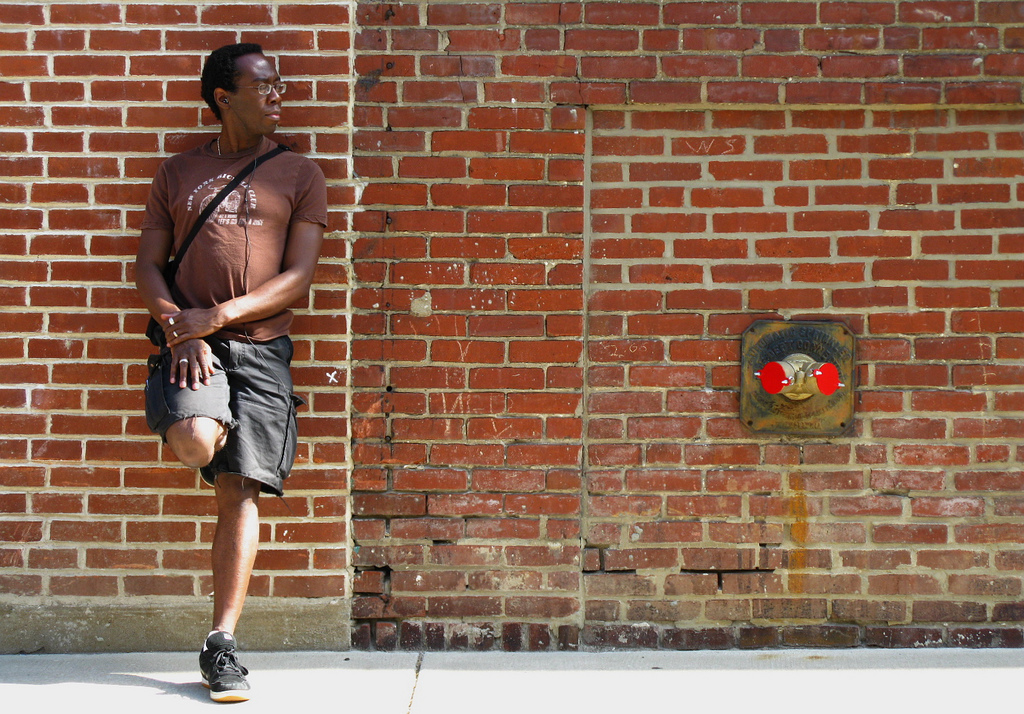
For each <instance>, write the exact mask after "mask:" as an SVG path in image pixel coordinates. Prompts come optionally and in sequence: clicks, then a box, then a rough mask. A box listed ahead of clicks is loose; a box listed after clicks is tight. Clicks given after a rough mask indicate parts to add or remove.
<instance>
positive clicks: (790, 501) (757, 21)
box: [0, 0, 1024, 649]
mask: <svg viewBox="0 0 1024 714" xmlns="http://www.w3.org/2000/svg"><path fill="white" fill-rule="evenodd" d="M98 7H99V11H98V12H99V13H106V14H105V15H104V16H103V18H100V14H97V11H96V10H94V11H93V12H92V13H89V14H88V17H84V16H83V12H82V10H81V8H79V7H77V6H73V5H61V4H46V3H43V4H27V5H13V4H12V5H6V6H0V19H2V21H3V22H4V23H5V28H4V30H5V31H4V32H3V33H0V37H2V41H3V42H4V43H5V45H4V49H5V53H4V59H2V60H0V69H2V74H3V76H4V78H5V83H4V84H2V85H0V91H2V92H3V96H0V100H2V101H3V102H4V104H3V105H2V106H0V123H2V126H3V130H2V131H0V141H2V144H3V146H4V147H5V149H6V150H7V151H6V153H7V155H8V156H9V159H8V160H7V163H8V167H9V169H8V171H7V175H8V178H5V179H4V180H3V181H2V182H0V191H3V192H4V195H5V198H6V199H7V200H6V206H7V207H6V208H5V209H0V218H2V220H3V222H4V224H5V228H6V229H7V231H6V232H5V234H4V237H3V239H2V240H3V243H2V246H0V248H2V252H3V254H4V257H3V259H2V260H3V266H4V273H3V276H2V281H0V295H2V296H3V304H4V306H5V313H6V314H5V315H4V319H5V323H6V325H7V327H5V329H6V330H7V331H9V332H10V334H9V335H8V336H6V337H4V338H3V340H2V341H0V345H2V350H3V352H2V354H0V359H2V360H3V361H4V363H5V364H4V365H3V373H2V376H0V399H2V402H0V409H2V410H3V417H4V419H3V423H4V424H6V425H8V426H6V428H4V429H2V431H3V432H4V434H3V436H0V449H2V452H0V458H2V459H3V460H4V464H5V467H4V468H3V469H2V470H0V474H3V475H2V476H0V487H2V488H3V492H2V493H0V509H2V510H3V511H4V513H5V516H7V517H5V518H4V519H3V522H2V523H0V538H2V542H3V545H0V564H2V569H0V588H2V589H3V591H4V592H6V593H9V596H10V597H14V598H18V597H21V598H33V597H44V596H45V597H54V598H56V599H57V600H58V601H60V600H61V599H62V598H63V599H71V600H73V601H75V602H91V601H92V600H91V599H92V598H97V597H116V599H117V600H118V601H124V602H130V601H131V600H132V598H133V597H135V596H137V595H153V594H157V595H165V596H167V597H170V596H174V595H182V596H184V595H197V594H202V593H206V592H207V590H208V587H209V583H208V580H207V579H206V576H205V574H204V572H203V571H204V568H205V567H206V566H207V556H206V554H205V550H206V546H207V542H208V540H209V534H210V527H211V524H212V520H211V515H210V511H209V509H210V500H209V497H208V495H206V494H201V493H198V492H197V488H196V477H195V476H194V475H193V474H192V473H190V472H186V471H184V470H182V469H180V468H177V467H176V466H175V465H174V461H173V457H171V456H170V455H169V454H166V453H164V454H161V453H160V449H159V445H158V443H157V442H156V441H155V440H154V439H153V438H152V437H149V436H147V435H146V434H145V428H144V424H143V423H141V416H140V414H139V408H140V402H141V400H140V397H139V392H138V385H139V384H140V382H141V380H142V367H141V362H142V360H143V358H144V356H145V354H146V345H145V343H144V342H143V341H141V340H140V338H138V337H136V335H137V334H138V332H139V331H140V330H141V327H142V325H143V323H144V321H145V320H144V317H145V316H144V315H143V314H142V313H141V311H139V310H138V307H137V302H136V300H135V298H134V294H133V291H132V289H131V287H130V279H131V275H130V272H131V257H132V255H133V254H134V246H135V240H136V238H135V232H134V227H135V226H136V225H137V221H138V217H139V205H140V204H141V202H142V201H143V200H144V197H145V192H146V185H147V183H148V178H149V177H150V176H151V175H152V172H153V169H154V167H155V166H156V164H157V163H158V162H159V160H160V158H161V157H162V156H163V155H164V154H165V153H166V152H169V151H173V150H177V149H179V148H180V147H182V146H185V145H188V144H189V143H190V142H192V141H195V140H196V134H197V132H196V129H195V127H196V126H197V124H198V123H199V122H200V120H201V118H202V119H203V120H206V119H208V117H206V115H204V114H201V113H200V111H199V109H198V108H197V107H196V104H195V95H196V93H197V82H196V81H195V79H194V77H195V76H196V75H197V74H198V68H199V63H200V57H201V55H202V53H203V52H204V51H206V50H207V49H208V48H209V47H212V46H215V45H218V44H221V43H224V42H229V41H235V40H237V39H244V40H249V39H256V40H257V41H260V40H262V41H264V42H265V44H266V45H267V46H268V49H269V50H270V51H271V52H272V53H274V54H276V55H277V56H278V57H279V58H280V59H279V63H280V67H281V71H282V74H284V75H286V76H287V78H288V79H289V81H291V82H292V86H293V87H294V90H292V89H290V93H289V95H288V99H289V102H288V105H287V106H289V107H290V109H289V119H288V121H287V124H288V129H289V133H288V138H290V139H291V140H292V141H293V142H294V143H295V144H296V146H297V147H298V148H300V149H301V150H303V151H305V152H307V153H308V154H309V155H310V156H311V157H312V158H314V159H315V160H317V161H318V162H319V163H320V164H321V165H322V166H323V167H324V168H325V171H326V172H327V174H328V177H329V180H330V182H331V192H332V204H333V207H334V209H335V212H334V216H333V218H332V221H333V222H332V226H331V229H332V231H334V232H333V233H332V234H331V236H330V238H329V240H328V242H327V252H326V257H325V260H324V261H323V265H322V268H321V271H320V274H319V275H318V280H317V284H316V285H315V286H314V290H313V293H312V297H311V300H310V302H309V304H308V306H306V307H305V308H304V309H303V311H302V312H303V317H301V319H300V320H299V322H298V325H297V332H298V334H297V336H296V341H297V343H298V345H299V356H298V359H297V364H296V375H297V382H298V384H299V385H300V391H301V392H302V393H303V395H304V396H307V397H308V398H309V399H310V409H309V410H308V412H306V413H304V414H303V418H302V421H301V424H300V429H301V431H302V435H303V436H302V449H301V453H300V459H299V464H298V465H297V467H296V471H295V476H294V480H293V481H292V490H291V493H292V495H291V496H289V498H288V504H289V506H290V507H291V509H292V510H291V511H290V512H289V510H288V509H287V508H285V507H284V506H283V505H282V504H280V503H275V502H273V501H270V500H268V501H267V502H266V503H267V506H266V509H265V515H266V518H265V525H264V540H265V547H264V553H263V555H261V560H260V562H259V564H258V572H257V577H256V579H255V583H254V594H256V595H265V596H270V598H271V599H273V598H275V597H293V596H299V597H324V598H331V597H334V598H337V597H339V596H342V595H344V596H350V602H351V622H352V631H353V644H354V645H355V646H358V647H379V648H393V647H398V646H402V647H410V648H415V647H428V648H439V647H469V648H488V647H496V648H504V649H556V648H573V647H580V646H584V647H601V646H634V647H636V646H640V647H670V648H672V647H740V646H776V645H821V644H825V645H837V646H854V645H865V644H867V645H882V646H894V645H897V646H898V645H919V644H946V645H970V646H993V645H1021V644H1024V638H1022V637H1021V631H1020V625H1019V623H1020V622H1021V621H1022V619H1024V596H1022V575H1024V546H1021V543H1022V542H1024V526H1022V525H1021V522H1020V514H1021V510H1022V503H1024V501H1022V499H1021V489H1022V486H1024V479H1022V476H1021V473H1022V472H1021V468H1020V456H1019V447H1018V442H1019V436H1020V434H1021V432H1022V424H1024V421H1022V414H1021V413H1022V411H1024V403H1022V401H1021V399H1020V398H1019V396H1018V395H1019V392H1020V385H1021V383H1022V382H1024V374H1022V371H1021V367H1020V356H1021V352H1022V350H1024V312H1022V311H1021V307H1022V306H1024V292H1022V291H1021V288H1020V286H1019V282H1020V278H1021V277H1022V274H1024V270H1022V267H1021V266H1022V263H1021V260H1020V254H1021V252H1022V251H1024V241H1022V236H1024V230H1022V228H1024V215H1022V214H1021V213H1020V209H1019V207H1018V205H1017V202H1018V199H1019V197H1020V196H1021V193H1022V190H1024V189H1022V186H1024V183H1022V181H1021V176H1024V162H1022V160H1021V158H1020V154H1021V149H1022V148H1024V131H1022V129H1021V122H1022V120H1024V106H1022V102H1021V99H1022V97H1021V87H1020V75H1021V74H1022V73H1024V65H1022V64H1021V62H1020V61H1019V59H1018V57H1017V54H1018V50H1019V48H1020V46H1021V44H1022V43H1024V3H1022V2H985V1H983V2H973V1H971V2H958V1H951V2H898V3H897V2H889V1H887V0H877V1H870V2H827V1H821V2H720V3H719V2H653V1H651V2H618V3H607V2H606V3H601V2H592V3H591V2H588V3H548V2H508V3H490V4H487V3H479V4H478V3H468V2H431V3H426V2H421V3H395V4H385V3H362V4H354V3H353V4H349V3H336V4H334V5H330V6H325V5H322V4H320V3H315V4H314V3H310V4H305V3H298V2H293V3H283V2H282V3H267V4H264V5H254V6H250V5H247V6H245V9H244V10H243V9H242V7H241V6H238V5H235V4H224V5H215V6H204V7H203V8H199V9H197V8H196V7H195V6H188V5H174V4H172V5H136V4H133V3H129V2H119V3H111V4H108V5H102V6H98ZM111 23H112V24H111ZM350 43H351V48H350ZM349 123H351V133H350V132H349V129H348V124H349ZM211 129H212V127H209V126H206V127H204V128H203V129H202V131H200V132H199V133H200V134H205V133H208V132H209V131H211ZM350 136H351V142H350V141H349V137H350ZM350 218H351V221H350ZM82 256H85V258H86V259H85V260H84V261H83V260H82ZM761 318H776V319H788V320H798V319H807V318H814V319H832V320H840V321H842V322H844V323H845V324H846V325H848V327H849V328H850V329H851V330H852V331H853V332H854V333H855V334H856V335H857V339H858V363H857V375H856V376H857V379H856V386H857V414H856V424H855V425H854V430H853V432H852V433H851V434H849V435H847V436H842V437H833V438H822V437H802V438H790V437H778V436H765V435H755V434H752V433H750V432H748V431H747V430H746V429H745V428H744V427H743V426H742V424H741V423H740V422H739V420H738V418H737V404H738V396H737V389H738V384H739V372H740V370H739V344H740V342H739V336H740V333H741V332H742V331H743V329H744V328H745V327H747V326H748V325H749V324H751V323H752V322H753V321H754V320H756V319H761ZM329 607H332V606H331V605H325V608H329Z"/></svg>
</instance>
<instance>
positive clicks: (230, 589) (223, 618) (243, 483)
mask: <svg viewBox="0 0 1024 714" xmlns="http://www.w3.org/2000/svg"><path fill="white" fill-rule="evenodd" d="M215 488H216V492H217V530H216V532H215V533H214V536H213V629H214V630H220V631H221V632H234V631H235V625H236V624H237V623H238V618H239V616H240V615H241V614H242V606H243V605H244V604H245V595H246V591H247V590H248V589H249V577H250V576H251V575H252V568H253V563H254V562H255V561H256V551H257V550H258V548H259V538H260V524H259V496H260V483H259V481H254V480H252V479H246V478H242V477H241V476H239V475H237V474H226V473H222V474H219V475H218V476H217V484H216V486H215Z"/></svg>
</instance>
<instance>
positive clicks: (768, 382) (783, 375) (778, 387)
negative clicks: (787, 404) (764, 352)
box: [754, 362, 793, 394]
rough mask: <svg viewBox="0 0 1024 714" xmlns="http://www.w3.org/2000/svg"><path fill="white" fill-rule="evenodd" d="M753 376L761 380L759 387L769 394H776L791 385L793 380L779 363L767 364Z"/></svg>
mask: <svg viewBox="0 0 1024 714" xmlns="http://www.w3.org/2000/svg"><path fill="white" fill-rule="evenodd" d="M754 376H755V377H757V378H758V379H760V380H761V386H762V387H764V391H766V392H768V393H769V394H778V393H779V392H781V391H782V390H783V389H785V388H786V387H788V386H789V385H790V384H792V383H793V379H792V378H791V377H790V376H789V373H788V372H787V371H786V368H785V367H783V366H782V364H781V363H780V362H769V363H768V364H766V365H765V366H764V367H762V368H761V371H760V372H755V373H754Z"/></svg>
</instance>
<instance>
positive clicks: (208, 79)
mask: <svg viewBox="0 0 1024 714" xmlns="http://www.w3.org/2000/svg"><path fill="white" fill-rule="evenodd" d="M262 54H263V48H262V47H260V46H259V45H257V44H254V43H252V42H244V43H241V44H237V45H227V46H225V47H221V48H220V49H217V50H214V51H213V52H212V53H210V56H209V57H207V58H206V64H204V65H203V85H202V94H203V99H204V100H206V103H207V104H208V105H209V106H210V109H211V110H212V111H213V115H214V116H215V117H217V119H218V120H219V119H220V118H221V107H219V106H218V105H217V96H216V90H218V89H223V90H225V91H226V92H230V93H235V92H237V91H238V79H239V75H240V71H239V68H238V59H239V58H240V57H244V56H246V55H262Z"/></svg>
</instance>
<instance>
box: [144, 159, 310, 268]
mask: <svg viewBox="0 0 1024 714" xmlns="http://www.w3.org/2000/svg"><path fill="white" fill-rule="evenodd" d="M285 151H291V149H289V148H288V147H287V146H285V145H284V144H278V145H277V148H275V149H272V150H270V151H268V152H267V153H266V154H264V155H263V156H257V157H256V158H255V159H253V160H252V161H251V162H250V163H249V164H248V165H247V166H246V167H245V168H244V169H242V170H241V171H239V172H238V174H237V175H236V176H235V177H234V178H233V179H231V181H230V182H228V185H227V186H225V187H224V188H222V189H221V190H220V193H218V194H217V195H216V196H214V198H213V200H212V201H210V202H209V203H208V204H206V208H204V209H203V211H202V213H200V214H199V218H197V219H196V222H195V223H193V224H192V229H191V230H190V231H189V232H188V235H187V236H185V240H184V241H183V242H182V244H181V248H179V249H178V250H177V251H176V252H175V254H174V260H172V261H171V263H170V265H168V266H167V268H165V269H164V277H165V278H166V279H167V287H172V286H171V283H172V282H173V281H174V276H175V275H176V274H177V273H178V266H180V265H181V261H182V260H184V259H185V251H187V250H188V247H189V246H190V245H192V241H194V240H195V239H196V236H197V235H199V230H200V229H201V228H202V227H203V225H204V224H205V223H206V221H207V220H208V219H209V218H210V216H211V215H213V212H214V211H215V210H216V209H217V206H219V205H220V203H221V201H223V200H224V199H225V198H227V197H228V195H229V194H230V193H231V192H232V191H234V190H235V189H236V188H238V184H240V183H242V179H244V178H245V177H246V176H248V175H249V174H251V173H252V172H253V171H254V170H255V169H256V166H257V164H259V163H260V162H264V161H269V160H270V159H272V158H274V157H275V156H277V155H278V154H282V153H284V152H285Z"/></svg>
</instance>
